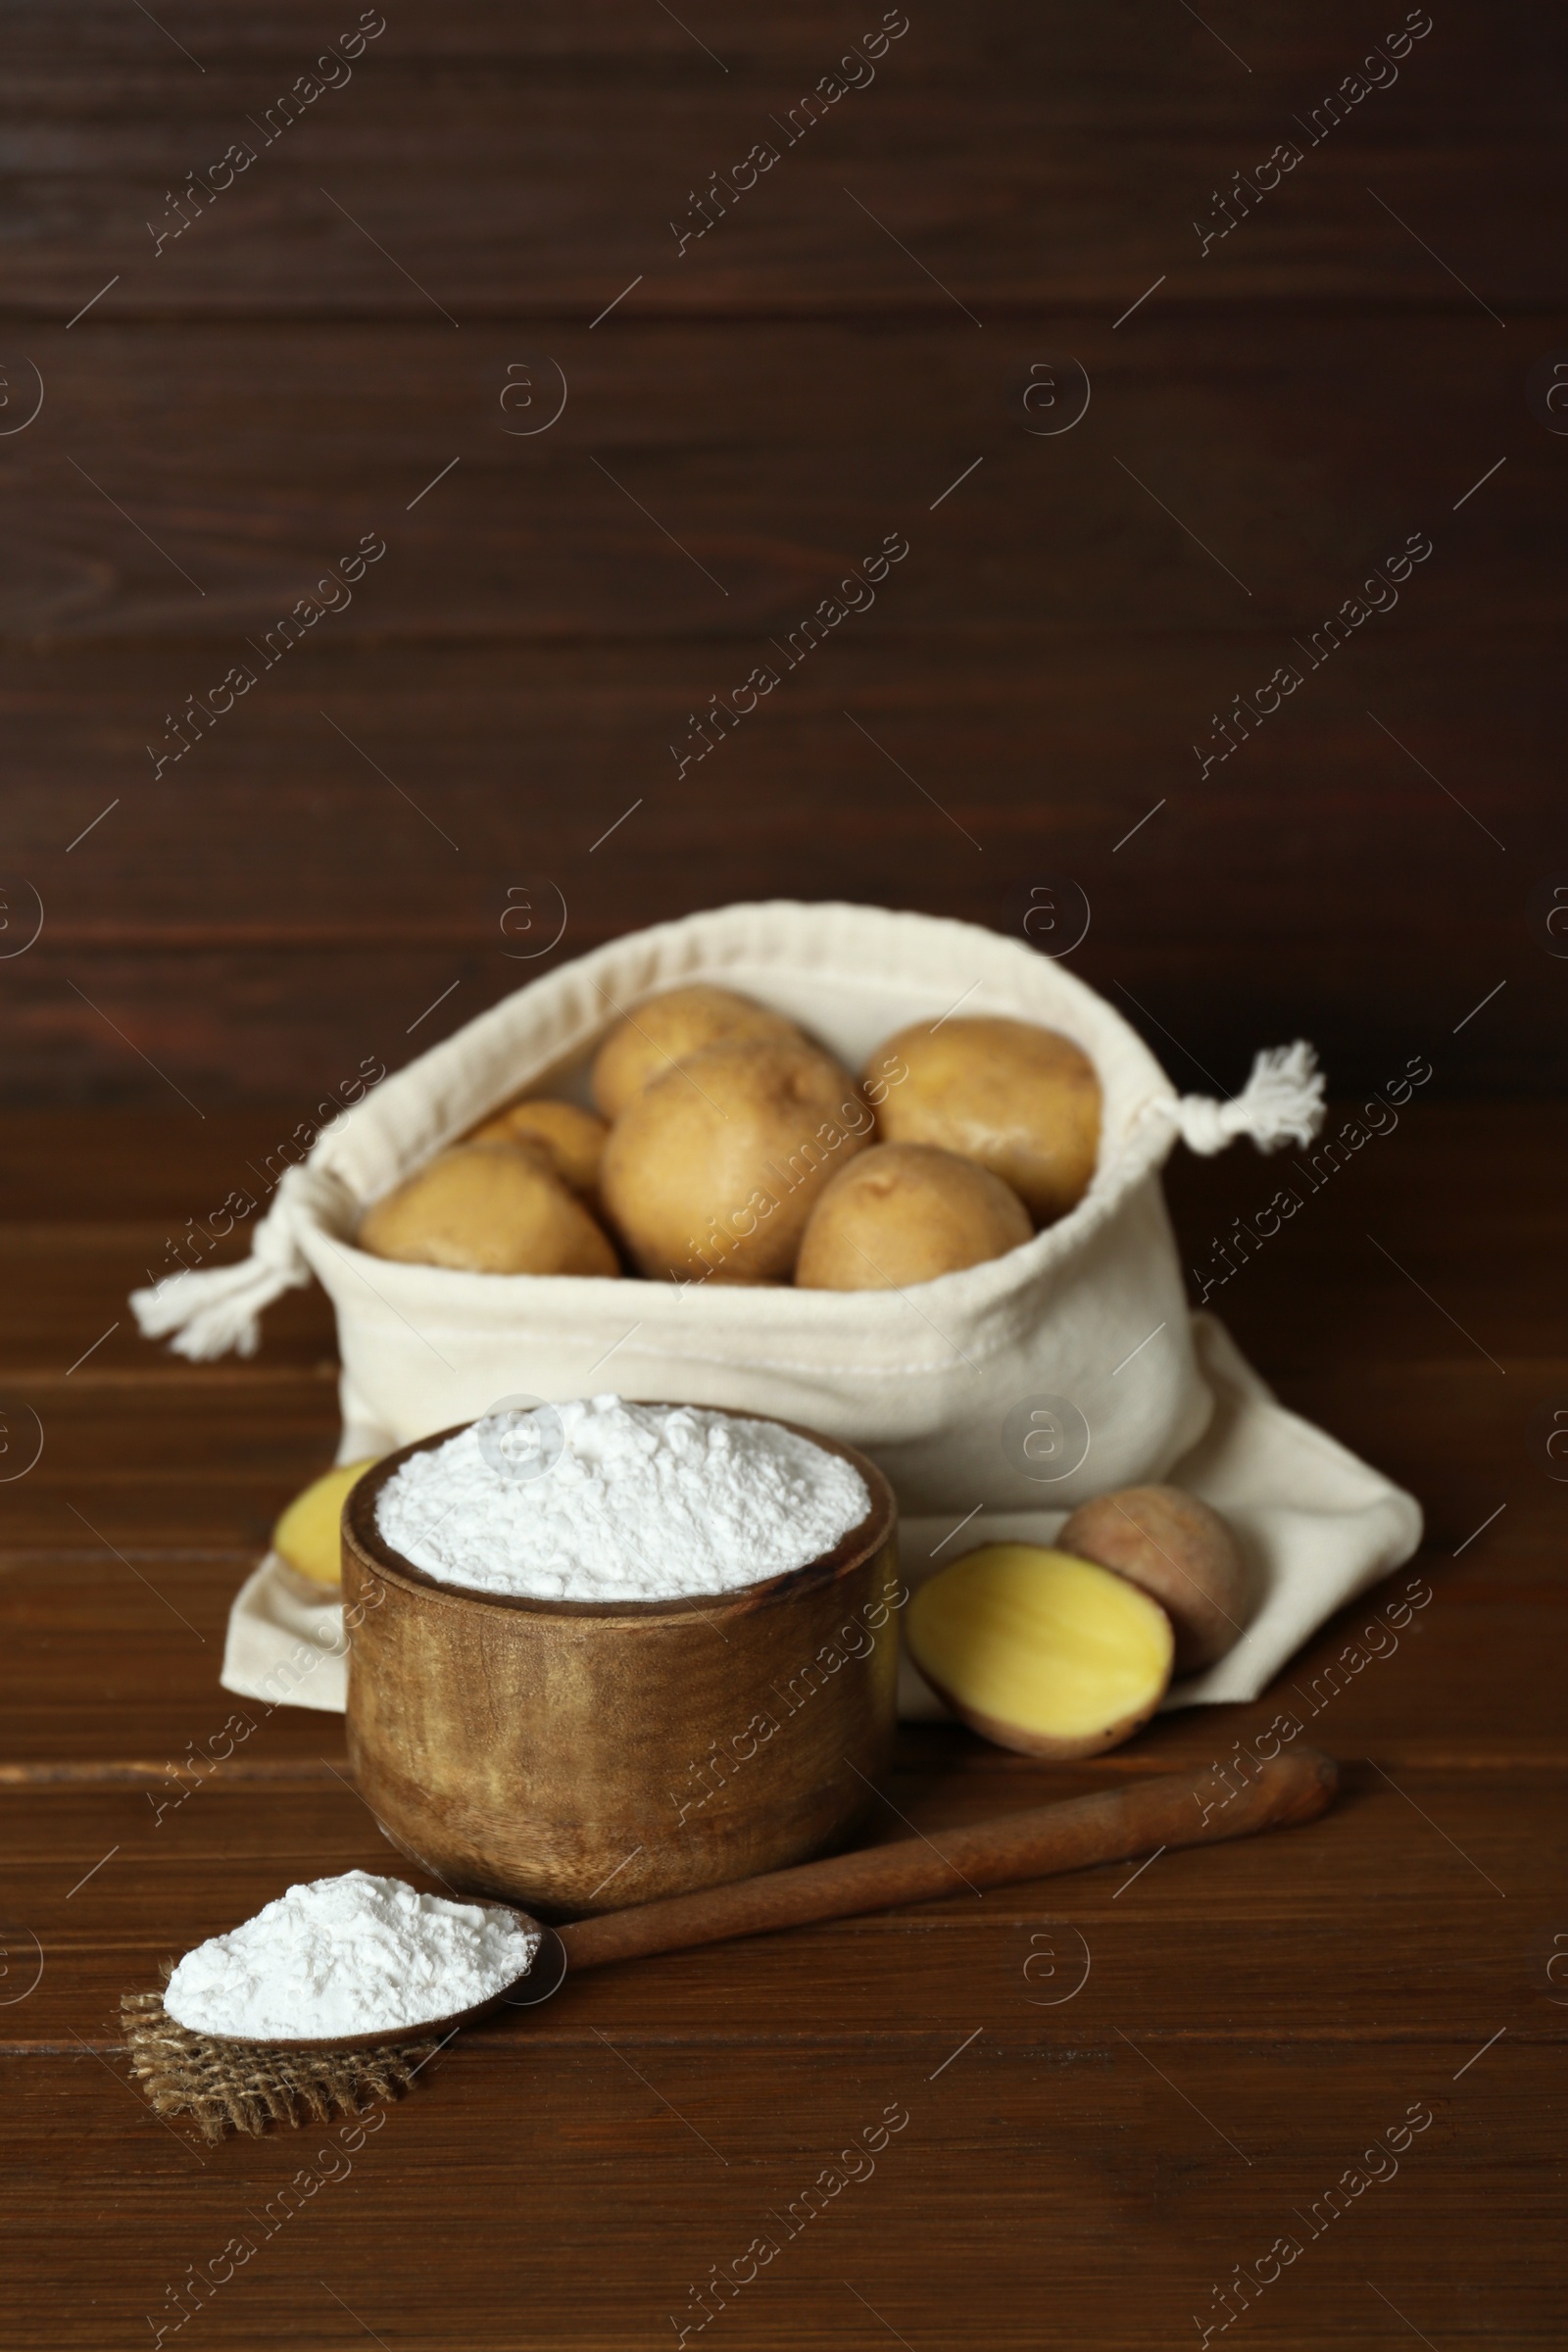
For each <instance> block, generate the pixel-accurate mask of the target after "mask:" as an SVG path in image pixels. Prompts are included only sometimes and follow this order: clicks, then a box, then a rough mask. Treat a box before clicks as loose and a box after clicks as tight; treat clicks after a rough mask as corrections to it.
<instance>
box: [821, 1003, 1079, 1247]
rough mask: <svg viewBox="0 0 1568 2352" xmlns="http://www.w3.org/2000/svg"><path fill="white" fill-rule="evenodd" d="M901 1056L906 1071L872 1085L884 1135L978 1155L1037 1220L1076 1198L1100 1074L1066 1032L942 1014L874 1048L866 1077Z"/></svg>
mask: <svg viewBox="0 0 1568 2352" xmlns="http://www.w3.org/2000/svg"><path fill="white" fill-rule="evenodd" d="M900 1061H902V1062H903V1064H904V1065H905V1067H906V1069H907V1073H908V1075H907V1077H905V1078H902V1079H900V1080H898V1081H897V1082H896V1083H892V1084H889V1083H888V1082H887V1081H886V1080H885V1079H884V1080H882V1084H881V1085H880V1086H879V1087H878V1088H877V1092H876V1100H877V1101H878V1103H879V1108H878V1110H877V1133H878V1135H879V1137H880V1138H881V1140H882V1141H883V1142H884V1143H889V1144H937V1145H940V1146H941V1148H942V1150H943V1151H945V1152H962V1153H963V1155H964V1157H965V1158H967V1159H977V1160H979V1161H980V1163H981V1165H982V1166H983V1167H987V1168H989V1169H990V1170H991V1172H992V1174H993V1175H994V1176H1000V1177H1001V1178H1002V1180H1003V1182H1004V1184H1010V1185H1011V1187H1012V1189H1013V1191H1014V1192H1015V1193H1016V1194H1017V1195H1018V1196H1019V1198H1020V1200H1021V1201H1023V1203H1024V1205H1025V1207H1026V1208H1028V1209H1029V1210H1030V1211H1031V1212H1032V1214H1033V1216H1034V1219H1035V1222H1036V1224H1038V1225H1050V1224H1051V1223H1053V1222H1054V1219H1055V1218H1057V1217H1063V1216H1065V1215H1066V1213H1067V1211H1068V1209H1070V1208H1074V1207H1076V1205H1077V1203H1078V1202H1079V1201H1081V1200H1082V1199H1083V1196H1084V1194H1085V1193H1086V1192H1087V1191H1088V1189H1089V1183H1090V1179H1091V1177H1092V1176H1093V1175H1094V1172H1095V1161H1096V1158H1097V1156H1098V1154H1099V1151H1100V1080H1099V1079H1098V1078H1097V1077H1096V1075H1095V1065H1094V1063H1093V1062H1092V1061H1091V1060H1090V1059H1089V1056H1088V1055H1087V1054H1082V1053H1080V1051H1079V1049H1078V1048H1077V1047H1076V1046H1075V1045H1074V1044H1073V1043H1072V1041H1071V1039H1070V1038H1065V1037H1059V1036H1058V1035H1057V1034H1056V1032H1055V1030H1054V1029H1042V1028H1040V1027H1038V1026H1037V1025H1036V1024H1035V1023H1034V1022H1032V1021H1011V1020H1004V1019H1002V1018H1000V1017H997V1016H993V1015H989V1014H982V1015H978V1016H976V1017H975V1018H974V1019H972V1020H956V1021H944V1022H943V1023H942V1025H941V1027H940V1028H939V1029H937V1030H936V1032H935V1033H934V1034H933V1032H932V1031H931V1030H930V1029H929V1028H928V1027H927V1026H926V1024H925V1023H924V1022H923V1021H916V1022H915V1023H914V1025H913V1027H912V1028H908V1029H901V1030H900V1031H899V1033H898V1035H897V1036H896V1037H890V1038H889V1039H888V1040H887V1042H886V1044H884V1045H881V1046H879V1047H878V1048H877V1051H876V1052H875V1054H872V1056H871V1059H870V1061H869V1062H868V1063H867V1064H866V1080H867V1082H868V1083H869V1082H870V1081H872V1080H873V1079H878V1078H880V1077H881V1073H882V1072H883V1070H884V1069H888V1068H891V1067H892V1066H894V1065H895V1064H897V1063H898V1062H900ZM884 1089H885V1091H884Z"/></svg>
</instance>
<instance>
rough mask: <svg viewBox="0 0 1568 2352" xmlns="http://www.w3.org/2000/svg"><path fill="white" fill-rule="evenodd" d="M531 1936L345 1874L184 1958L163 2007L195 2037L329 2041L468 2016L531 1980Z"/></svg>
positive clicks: (454, 1906) (457, 1906)
mask: <svg viewBox="0 0 1568 2352" xmlns="http://www.w3.org/2000/svg"><path fill="white" fill-rule="evenodd" d="M538 1948H539V1936H538V1934H537V1933H536V1932H535V1931H532V1930H529V1929H525V1928H521V1927H518V1926H517V1925H515V1922H514V1921H513V1920H512V1919H510V1918H509V1917H508V1916H507V1915H506V1914H505V1913H500V1912H496V1911H491V1910H487V1909H484V1908H482V1907H481V1906H480V1905H479V1904H478V1903H453V1902H448V1901H447V1900H446V1899H445V1898H444V1897H443V1896H441V1895H438V1894H419V1893H417V1892H416V1890H415V1888H414V1887H408V1886H405V1885H404V1883H403V1881H402V1880H401V1879H375V1878H371V1877H370V1875H369V1873H368V1871H363V1870H351V1871H349V1872H348V1873H347V1874H346V1875H345V1876H344V1877H343V1878H340V1879H317V1880H316V1881H315V1882H314V1883H313V1884H312V1885H310V1886H308V1887H290V1888H289V1890H288V1892H287V1894H280V1895H279V1896H278V1898H277V1900H276V1902H274V1903H269V1904H268V1906H267V1908H266V1910H265V1911H258V1912H257V1914H256V1917H255V1918H254V1919H248V1920H247V1921H246V1922H245V1925H244V1926H243V1927H242V1928H235V1929H234V1930H233V1931H232V1932H231V1933H230V1934H229V1935H227V1936H214V1937H213V1938H212V1940H211V1942H209V1943H199V1944H198V1945H197V1946H196V1949H195V1950H194V1951H193V1952H187V1953H186V1954H185V1957H184V1959H183V1960H181V1962H180V1963H179V1966H178V1967H177V1968H176V1969H175V1970H174V1973H173V1975H172V1977H171V1978H170V1980H169V1988H168V1990H167V1991H166V1992H165V1994H164V2007H165V2008H166V2009H167V2010H168V2012H169V2014H170V2016H171V2017H172V2019H173V2020H174V2022H175V2024H176V2025H181V2026H186V2027H188V2028H189V2029H190V2031H191V2032H192V2033H194V2034H244V2035H246V2036H247V2037H250V2038H252V2039H257V2040H263V2041H293V2040H296V2039H302V2038H303V2039H311V2040H316V2039H326V2038H330V2037H331V2036H332V2035H334V2034H375V2033H379V2032H381V2031H382V2030H383V2029H387V2028H391V2027H395V2026H409V2027H414V2026H419V2025H424V2024H428V2023H429V2022H431V2021H432V2020H434V2019H436V2018H440V2017H452V2016H455V2015H456V2013H457V2012H458V2011H459V2010H460V2009H471V2008H472V2007H474V2005H475V2004H476V2003H477V2002H479V2001H487V2000H489V1999H490V1997H491V1995H492V1994H493V1993H497V1992H500V1991H501V1990H502V1988H503V1987H504V1986H506V1985H512V1984H515V1981H516V1979H517V1978H518V1977H520V1976H523V1975H525V1974H526V1972H527V1970H528V1968H529V1966H530V1964H531V1962H532V1959H533V1955H534V1953H535V1952H536V1951H537V1950H538Z"/></svg>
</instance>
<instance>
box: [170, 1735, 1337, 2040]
mask: <svg viewBox="0 0 1568 2352" xmlns="http://www.w3.org/2000/svg"><path fill="white" fill-rule="evenodd" d="M1339 1779H1340V1769H1339V1766H1338V1765H1337V1764H1336V1763H1335V1761H1334V1759H1333V1757H1332V1756H1327V1755H1325V1754H1324V1753H1323V1751H1322V1749H1321V1748H1316V1747H1294V1748H1291V1749H1289V1750H1288V1751H1287V1752H1286V1753H1285V1754H1283V1755H1280V1756H1277V1757H1275V1758H1274V1759H1273V1760H1272V1761H1271V1762H1269V1763H1266V1764H1261V1765H1259V1767H1258V1769H1257V1773H1256V1776H1255V1778H1254V1779H1252V1780H1251V1781H1250V1782H1249V1783H1248V1784H1247V1785H1246V1786H1245V1787H1244V1788H1243V1789H1240V1790H1238V1791H1237V1792H1236V1793H1235V1794H1234V1795H1230V1796H1227V1797H1224V1798H1223V1799H1222V1798H1220V1797H1219V1796H1218V1794H1217V1793H1216V1790H1217V1786H1218V1785H1217V1784H1216V1780H1215V1773H1214V1767H1213V1766H1212V1765H1205V1766H1204V1767H1203V1769H1202V1770H1201V1771H1200V1772H1175V1773H1169V1774H1165V1775H1162V1776H1161V1777H1160V1778H1159V1779H1157V1780H1151V1781H1134V1782H1131V1783H1129V1784H1127V1785H1126V1786H1124V1787H1122V1788H1120V1789H1098V1790H1097V1791H1096V1792H1095V1794H1094V1795H1093V1796H1075V1797H1070V1798H1068V1799H1067V1800H1066V1802H1065V1803H1061V1804H1054V1805H1035V1806H1033V1807H1031V1808H1030V1809H1029V1810H1028V1811H1026V1812H1020V1813H1008V1814H1004V1815H1002V1816H1001V1817H999V1818H998V1819H996V1820H994V1821H983V1822H979V1823H976V1824H975V1825H974V1826H973V1827H972V1828H969V1829H951V1830H943V1831H942V1832H941V1833H940V1836H941V1845H940V1847H939V1846H938V1845H937V1844H936V1843H935V1842H934V1841H933V1840H932V1839H930V1838H923V1837H921V1838H900V1839H899V1840H898V1841H897V1842H896V1843H894V1844H891V1845H871V1846H862V1847H860V1848H859V1849H858V1851H857V1852H855V1853H851V1854H835V1855H833V1856H831V1857H830V1858H829V1859H828V1860H827V1861H825V1862H805V1863H802V1864H800V1865H799V1866H798V1867H797V1868H796V1869H793V1870H773V1871H768V1872H767V1873H766V1874H765V1875H764V1876H762V1877H761V1878H756V1879H737V1880H734V1881H733V1882H732V1883H731V1884H730V1885H729V1886H727V1887H704V1888H703V1889H702V1891H701V1892H700V1893H697V1894H677V1895H671V1896H669V1897H667V1898H666V1899H665V1900H663V1901H662V1902H657V1903H643V1904H640V1905H638V1906H636V1907H634V1908H633V1909H631V1910H627V1911H606V1912H602V1913H601V1914H600V1915H599V1916H598V1917H597V1918H593V1919H580V1920H577V1921H575V1922H574V1923H573V1924H572V1925H571V1926H569V1927H564V1928H560V1929H556V1928H540V1923H539V1922H538V1921H537V1920H535V1919H532V1918H530V1916H529V1914H528V1913H527V1912H525V1911H515V1910H512V1916H513V1917H514V1918H515V1919H516V1920H517V1921H519V1922H520V1923H521V1924H522V1925H524V1926H525V1927H528V1928H530V1929H538V1930H539V1933H540V1936H541V1938H542V1940H541V1942H540V1944H539V1947H538V1949H537V1950H536V1952H535V1953H534V1956H533V1963H532V1966H531V1967H530V1968H529V1969H528V1971H527V1973H526V1975H524V1976H521V1977H518V1978H517V1979H516V1980H515V1983H513V1984H511V1985H507V1986H505V1987H504V1988H503V1990H501V1991H500V1992H498V1993H496V1994H494V1995H493V1996H492V1997H491V1998H490V1999H489V2000H487V2001H481V2002H479V2003H478V2004H477V2005H476V2006H475V2007H474V2008H471V2009H464V2010H460V2011H457V2012H456V2013H454V2014H453V2015H452V2016H450V2017H438V2018H428V2019H421V2020H417V2021H416V2022H414V2023H411V2024H409V2025H404V2026H396V2027H392V2028H390V2029H383V2030H382V2031H381V2032H379V2033H375V2034H355V2035H353V2036H352V2037H349V2038H345V2037H344V2036H343V2035H341V2034H340V2035H336V2036H334V2037H332V2038H331V2039H322V2040H300V2041H275V2040H273V2041H270V2042H268V2043H267V2045H266V2046H267V2047H268V2048H270V2049H277V2050H326V2049H334V2050H365V2049H373V2048H376V2047H379V2046H381V2045H383V2044H385V2043H389V2042H400V2041H411V2040H414V2039H423V2038H424V2037H426V2036H427V2035H429V2034H442V2035H446V2034H454V2033H456V2032H457V2030H458V2028H459V2027H460V2026H468V2025H472V2024H474V2023H475V2021H476V2020H477V2019H479V2018H481V2017H487V2016H489V2015H490V2013H491V2012H492V2011H493V2010H496V2009H499V2008H503V2007H509V2008H528V2007H532V2006H534V2005H535V2004H536V2003H537V2002H540V2001H545V2000H548V1999H549V1998H550V1996H551V1994H552V1993H555V1992H559V1990H560V1989H561V1986H562V1985H563V1984H564V1982H565V1978H566V1974H567V1970H568V1969H585V1968H607V1967H609V1966H610V1965H611V1964H612V1963H613V1962H614V1961H617V1960H638V1959H642V1958H643V1957H644V1956H645V1955H647V1954H648V1953H650V1952H681V1951H689V1950H691V1949H692V1948H693V1947H694V1946H695V1945H697V1944H702V1943H724V1942H727V1941H728V1940H730V1938H732V1937H734V1936H765V1935H769V1934H772V1933H773V1932H775V1931H776V1930H778V1929H780V1928H798V1927H806V1926H808V1925H809V1923H810V1922H811V1921H813V1920H820V1919H854V1918H858V1917H860V1916H862V1915H863V1914H864V1913H866V1912H870V1911H892V1910H896V1909H897V1908H899V1907H900V1906H901V1905H902V1904H905V1903H921V1902H930V1901H931V1900H933V1899H934V1898H938V1897H940V1896H943V1895H951V1894H952V1893H954V1892H955V1890H956V1887H959V1886H968V1887H971V1888H979V1887H1007V1886H1016V1885H1018V1884H1019V1883H1020V1882H1021V1881H1023V1880H1030V1879H1043V1878H1049V1877H1051V1876H1052V1875H1053V1873H1054V1872H1056V1871H1063V1870H1083V1869H1085V1868H1087V1867H1088V1866H1089V1865H1090V1864H1091V1863H1095V1862H1130V1861H1131V1860H1132V1858H1133V1856H1134V1855H1135V1854H1143V1853H1152V1852H1153V1851H1155V1850H1156V1849H1157V1848H1159V1847H1162V1846H1163V1847H1166V1848H1170V1847H1173V1846H1179V1845H1216V1844H1218V1843H1220V1842H1221V1840H1222V1839H1226V1838H1248V1837H1250V1836H1252V1835H1253V1833H1254V1832H1256V1831H1259V1830H1276V1829H1288V1828H1290V1827H1292V1826H1293V1825H1295V1824H1296V1823H1299V1822H1305V1821H1313V1820H1315V1819H1316V1817H1317V1816H1318V1814H1320V1813H1322V1812H1324V1811H1326V1810H1327V1808H1328V1807H1329V1806H1330V1805H1331V1804H1332V1803H1333V1802H1334V1797H1335V1792H1336V1790H1337V1789H1338V1787H1339ZM486 1908H488V1909H493V1910H498V1911H506V1910H511V1906H510V1905H507V1904H491V1905H487V1906H486ZM211 2038H212V2039H214V2040H216V2039H218V2038H219V2036H217V2035H216V2034H215V2035H213V2036H211ZM222 2038H223V2039H225V2040H239V2039H241V2038H242V2036H240V2035H237V2034H233V2035H225V2036H223V2037H222Z"/></svg>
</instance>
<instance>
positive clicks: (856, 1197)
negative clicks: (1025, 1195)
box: [795, 1144, 1034, 1291]
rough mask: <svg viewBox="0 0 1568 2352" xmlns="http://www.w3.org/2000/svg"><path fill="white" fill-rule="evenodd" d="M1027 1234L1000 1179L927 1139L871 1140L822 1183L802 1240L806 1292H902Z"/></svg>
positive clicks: (800, 1269)
mask: <svg viewBox="0 0 1568 2352" xmlns="http://www.w3.org/2000/svg"><path fill="white" fill-rule="evenodd" d="M1033 1232H1034V1227H1033V1226H1032V1225H1031V1224H1030V1222H1029V1211H1028V1210H1027V1209H1026V1208H1025V1207H1024V1204H1023V1202H1022V1201H1020V1200H1019V1198H1018V1196H1017V1194H1016V1193H1014V1192H1012V1191H1010V1190H1009V1189H1008V1187H1007V1186H1006V1185H1005V1184H1004V1183H1003V1181H1002V1179H1001V1177H1000V1176H993V1175H992V1173H991V1171H990V1169H989V1168H982V1167H980V1166H978V1165H977V1164H976V1162H975V1161H974V1160H972V1159H960V1158H959V1157H958V1155H957V1153H956V1152H939V1151H937V1150H936V1149H935V1147H934V1146H933V1145H930V1144H877V1145H875V1146H873V1148H872V1149H871V1150H870V1151H869V1152H861V1154H860V1156H859V1157H858V1159H854V1160H851V1162H850V1163H849V1165H848V1166H847V1167H843V1168H840V1169H839V1170H838V1171H837V1173H836V1174H835V1175H834V1176H832V1177H831V1178H830V1179H829V1181H828V1183H827V1184H826V1185H825V1186H824V1187H823V1190H822V1194H821V1197H820V1199H819V1200H818V1201H817V1203H816V1206H815V1207H814V1208H813V1209H812V1211H811V1214H810V1218H809V1222H808V1224H807V1228H806V1232H805V1234H804V1235H803V1236H802V1240H801V1254H800V1256H799V1258H798V1259H797V1261H796V1266H795V1282H796V1287H797V1289H799V1290H807V1291H888V1290H902V1289H903V1288H904V1287H905V1285H906V1284H907V1283H911V1282H934V1281H935V1280H936V1278H937V1276H938V1275H939V1274H956V1272H957V1271H958V1269H959V1268H960V1267H962V1266H977V1265H979V1264H980V1263H981V1261H982V1260H983V1259H985V1258H988V1257H1001V1256H1002V1255H1003V1253H1004V1251H1005V1250H1016V1249H1017V1247H1018V1245H1019V1243H1020V1242H1027V1241H1028V1240H1029V1239H1030V1237H1031V1235H1032V1234H1033Z"/></svg>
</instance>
